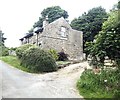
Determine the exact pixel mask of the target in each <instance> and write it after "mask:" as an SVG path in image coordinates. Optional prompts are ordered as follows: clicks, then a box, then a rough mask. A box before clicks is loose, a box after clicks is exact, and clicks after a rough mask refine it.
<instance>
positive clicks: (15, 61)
mask: <svg viewBox="0 0 120 100" xmlns="http://www.w3.org/2000/svg"><path fill="white" fill-rule="evenodd" d="M0 60H2V61H4V62H6V63H7V64H9V65H11V66H13V67H15V68H18V69H20V70H22V71H25V72H30V73H32V72H31V71H30V70H29V69H27V68H25V67H23V66H21V65H20V61H19V60H18V59H17V57H16V56H3V57H0Z"/></svg>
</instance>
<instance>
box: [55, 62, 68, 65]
mask: <svg viewBox="0 0 120 100" xmlns="http://www.w3.org/2000/svg"><path fill="white" fill-rule="evenodd" d="M56 63H57V64H58V65H66V64H69V63H70V61H57V62H56Z"/></svg>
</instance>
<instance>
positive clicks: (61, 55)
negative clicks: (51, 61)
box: [58, 52, 68, 61]
mask: <svg viewBox="0 0 120 100" xmlns="http://www.w3.org/2000/svg"><path fill="white" fill-rule="evenodd" d="M58 60H59V61H66V60H68V55H67V54H65V53H64V52H59V53H58Z"/></svg>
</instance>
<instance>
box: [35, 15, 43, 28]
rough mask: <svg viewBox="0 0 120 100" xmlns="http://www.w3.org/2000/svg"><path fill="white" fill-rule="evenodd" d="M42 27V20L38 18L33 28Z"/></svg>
mask: <svg viewBox="0 0 120 100" xmlns="http://www.w3.org/2000/svg"><path fill="white" fill-rule="evenodd" d="M42 26H43V18H41V17H39V20H38V21H37V22H35V23H34V25H33V28H35V27H42Z"/></svg>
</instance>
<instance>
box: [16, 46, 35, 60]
mask: <svg viewBox="0 0 120 100" xmlns="http://www.w3.org/2000/svg"><path fill="white" fill-rule="evenodd" d="M33 46H34V45H32V44H25V45H22V46H20V47H18V48H17V49H16V55H17V57H18V58H19V59H21V58H22V55H23V53H24V52H25V51H26V50H27V49H28V48H30V47H33Z"/></svg>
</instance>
